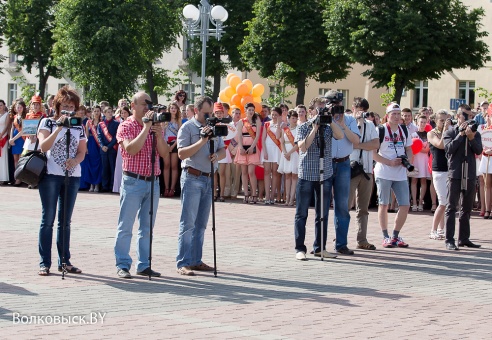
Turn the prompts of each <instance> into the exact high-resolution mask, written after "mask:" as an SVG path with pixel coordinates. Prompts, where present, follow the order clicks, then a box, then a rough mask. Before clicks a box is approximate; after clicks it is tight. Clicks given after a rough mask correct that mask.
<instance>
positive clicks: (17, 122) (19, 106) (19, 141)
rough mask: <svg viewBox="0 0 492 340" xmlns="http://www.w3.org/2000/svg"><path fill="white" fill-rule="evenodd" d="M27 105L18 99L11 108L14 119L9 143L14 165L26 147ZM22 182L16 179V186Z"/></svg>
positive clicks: (11, 115)
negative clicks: (23, 135) (24, 133)
mask: <svg viewBox="0 0 492 340" xmlns="http://www.w3.org/2000/svg"><path fill="white" fill-rule="evenodd" d="M26 115H27V107H26V103H24V101H23V100H17V101H16V102H15V103H14V104H13V105H12V107H11V108H10V117H11V118H12V120H13V124H12V128H11V130H10V140H9V144H10V145H11V146H12V150H11V151H12V155H13V156H14V167H16V166H17V162H19V158H20V155H21V154H22V151H23V149H24V138H23V137H22V121H23V120H24V119H25V118H26ZM21 185H22V182H21V181H19V180H16V181H15V184H14V186H21Z"/></svg>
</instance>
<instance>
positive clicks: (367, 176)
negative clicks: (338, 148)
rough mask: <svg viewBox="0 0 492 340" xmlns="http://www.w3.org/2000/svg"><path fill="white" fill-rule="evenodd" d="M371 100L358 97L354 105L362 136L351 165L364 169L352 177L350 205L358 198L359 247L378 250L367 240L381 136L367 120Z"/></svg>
mask: <svg viewBox="0 0 492 340" xmlns="http://www.w3.org/2000/svg"><path fill="white" fill-rule="evenodd" d="M368 110H369V102H368V101H367V99H365V98H361V97H357V98H355V100H354V103H353V105H352V112H353V116H354V118H355V119H356V120H357V127H358V128H359V132H360V135H361V137H360V138H359V144H358V145H354V151H352V153H351V154H350V166H351V167H352V164H354V163H353V162H358V163H359V164H360V165H361V166H362V167H363V171H361V173H360V174H358V175H357V176H354V177H352V176H351V177H352V178H351V179H350V196H349V206H350V205H351V204H352V202H353V200H354V198H356V215H355V217H356V219H357V226H358V230H357V248H358V249H367V250H376V246H375V245H374V244H372V243H369V242H368V241H367V224H368V219H369V201H370V200H371V194H372V187H373V176H372V170H373V165H372V161H373V156H372V152H373V150H376V149H377V148H378V147H379V136H378V133H377V131H376V129H374V124H373V122H371V121H370V120H366V119H365V117H366V116H367V111H368Z"/></svg>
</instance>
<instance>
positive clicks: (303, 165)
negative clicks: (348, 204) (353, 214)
mask: <svg viewBox="0 0 492 340" xmlns="http://www.w3.org/2000/svg"><path fill="white" fill-rule="evenodd" d="M330 107H331V106H330ZM317 117H318V116H317V115H316V116H315V117H314V118H312V119H311V120H309V121H307V122H306V123H304V124H302V125H300V126H299V128H298V130H297V135H296V138H295V143H296V144H297V145H298V146H299V174H298V177H299V181H298V182H297V188H296V197H297V200H296V215H295V221H294V228H295V243H296V259H298V260H301V261H305V260H307V259H306V252H307V248H306V246H305V245H304V241H305V238H306V220H307V217H308V210H309V203H310V201H311V197H312V196H313V192H314V198H315V211H316V220H315V224H314V225H315V239H314V244H313V248H314V249H313V250H314V256H322V257H324V258H335V257H336V256H335V255H332V254H330V253H328V252H327V251H326V250H325V247H326V234H327V231H328V228H327V227H328V207H329V206H330V198H331V187H332V186H331V183H332V182H331V177H332V174H333V168H332V160H331V143H332V137H335V138H336V139H341V138H343V132H342V129H341V128H340V127H339V126H338V125H337V124H331V125H327V126H323V129H324V134H323V136H324V142H325V148H324V153H323V155H322V156H323V173H322V178H321V180H322V181H323V193H321V192H320V191H321V183H320V182H321V181H320V168H319V166H320V156H321V155H320V147H319V146H320V136H319V132H318V131H319V125H318V124H317ZM348 183H349V182H347V185H348ZM321 195H323V207H322V208H321ZM347 200H348V197H347ZM321 209H323V210H321ZM321 211H322V213H323V226H322V227H323V240H321V225H320V216H321Z"/></svg>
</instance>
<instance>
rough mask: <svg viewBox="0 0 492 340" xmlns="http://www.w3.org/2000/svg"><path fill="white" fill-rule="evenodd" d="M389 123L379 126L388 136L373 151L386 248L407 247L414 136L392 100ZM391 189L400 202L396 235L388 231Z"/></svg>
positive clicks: (379, 210)
mask: <svg viewBox="0 0 492 340" xmlns="http://www.w3.org/2000/svg"><path fill="white" fill-rule="evenodd" d="M386 116H387V123H386V124H384V125H382V126H380V127H376V129H377V131H378V132H379V129H382V130H384V131H382V132H384V138H383V140H382V142H381V145H380V147H379V151H378V150H374V151H373V156H374V160H375V161H376V162H377V164H376V166H375V168H374V177H375V178H376V186H377V189H378V201H379V207H378V218H379V226H380V227H381V230H382V232H383V247H384V248H394V247H400V248H406V247H408V244H407V243H405V242H404V241H403V239H402V238H401V237H400V230H401V228H403V224H405V221H406V220H407V215H408V209H409V207H410V198H409V190H408V180H407V168H408V167H411V165H410V164H409V163H408V160H409V159H412V157H413V153H412V148H411V146H412V144H413V143H412V138H411V137H410V135H409V131H408V130H407V128H406V126H405V125H399V122H400V119H401V109H400V105H398V104H397V103H391V104H389V105H388V107H387V108H386ZM391 189H393V192H394V193H395V196H396V200H397V201H398V206H399V209H398V213H397V214H396V217H395V222H394V229H393V234H392V235H391V237H390V235H389V233H388V205H389V203H390V200H391Z"/></svg>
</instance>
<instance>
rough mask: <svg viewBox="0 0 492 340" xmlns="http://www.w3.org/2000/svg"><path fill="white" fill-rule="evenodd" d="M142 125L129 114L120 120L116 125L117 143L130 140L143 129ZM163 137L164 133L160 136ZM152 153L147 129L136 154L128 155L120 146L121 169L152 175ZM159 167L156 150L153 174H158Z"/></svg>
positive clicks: (142, 174)
mask: <svg viewBox="0 0 492 340" xmlns="http://www.w3.org/2000/svg"><path fill="white" fill-rule="evenodd" d="M143 128H144V127H143V125H140V123H139V122H137V120H136V119H135V117H133V116H130V117H128V119H127V120H125V121H123V122H121V124H120V125H119V126H118V132H117V133H116V140H117V141H118V143H122V142H123V141H124V140H129V141H132V140H134V139H135V138H137V136H138V135H139V134H140V131H142V130H143ZM161 138H164V134H163V135H162V136H161ZM151 155H152V134H151V133H150V131H149V134H148V135H147V139H145V143H144V146H143V147H142V149H140V151H139V152H137V154H136V155H134V156H132V155H130V154H129V153H128V152H127V151H126V150H125V148H124V147H123V146H122V147H121V158H122V159H123V171H129V172H133V173H135V174H138V175H141V176H146V177H147V176H150V175H152V163H151V161H150V157H151ZM160 173H161V169H160V167H159V153H158V152H157V150H156V157H155V163H154V174H155V175H156V176H159V175H160Z"/></svg>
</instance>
